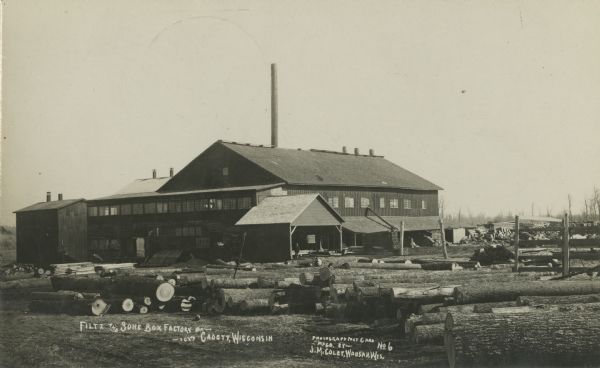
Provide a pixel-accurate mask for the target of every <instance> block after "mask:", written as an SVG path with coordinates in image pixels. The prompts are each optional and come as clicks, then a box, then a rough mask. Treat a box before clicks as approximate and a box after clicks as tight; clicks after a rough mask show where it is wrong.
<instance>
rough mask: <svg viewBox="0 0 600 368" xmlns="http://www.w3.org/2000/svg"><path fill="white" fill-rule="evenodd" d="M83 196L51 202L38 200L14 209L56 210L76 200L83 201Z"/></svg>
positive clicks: (21, 210)
mask: <svg viewBox="0 0 600 368" xmlns="http://www.w3.org/2000/svg"><path fill="white" fill-rule="evenodd" d="M84 200H85V199H83V198H78V199H65V200H62V201H52V202H38V203H36V204H32V205H31V206H27V207H25V208H21V209H20V210H16V211H15V213H17V212H31V211H46V210H58V209H61V208H64V207H67V206H70V205H72V204H75V203H77V202H81V201H84Z"/></svg>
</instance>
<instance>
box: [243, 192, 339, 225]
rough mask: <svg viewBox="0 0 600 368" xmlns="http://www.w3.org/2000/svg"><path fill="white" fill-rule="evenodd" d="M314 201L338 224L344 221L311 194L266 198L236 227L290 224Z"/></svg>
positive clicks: (325, 202) (318, 195) (325, 203)
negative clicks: (327, 211) (321, 205)
mask: <svg viewBox="0 0 600 368" xmlns="http://www.w3.org/2000/svg"><path fill="white" fill-rule="evenodd" d="M315 200H318V201H319V202H321V204H323V206H324V207H325V208H326V209H328V210H329V212H330V213H331V214H332V216H333V217H335V218H336V219H337V220H338V221H339V222H343V221H344V219H343V218H342V217H341V216H340V215H339V214H338V213H337V212H336V211H335V210H334V209H333V208H331V207H330V206H329V204H327V201H325V200H324V199H323V197H321V195H320V194H317V193H313V194H299V195H292V196H280V197H267V198H265V199H263V201H262V202H260V203H259V204H258V205H257V206H255V207H252V208H251V209H250V211H248V212H247V213H246V214H245V215H244V217H242V218H241V219H240V220H239V221H238V222H237V223H236V225H266V224H292V223H293V222H294V220H296V219H297V218H298V217H299V216H300V215H301V214H302V212H304V210H306V209H307V208H308V206H310V205H311V204H312V203H313V202H314V201H315Z"/></svg>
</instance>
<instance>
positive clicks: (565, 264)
mask: <svg viewBox="0 0 600 368" xmlns="http://www.w3.org/2000/svg"><path fill="white" fill-rule="evenodd" d="M563 227H564V228H563V243H562V274H563V276H569V263H570V260H569V238H570V236H569V214H568V213H565V217H564V220H563Z"/></svg>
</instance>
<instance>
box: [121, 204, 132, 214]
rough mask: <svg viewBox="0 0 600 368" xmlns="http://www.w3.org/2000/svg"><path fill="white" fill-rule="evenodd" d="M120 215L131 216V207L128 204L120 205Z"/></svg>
mask: <svg viewBox="0 0 600 368" xmlns="http://www.w3.org/2000/svg"><path fill="white" fill-rule="evenodd" d="M121 215H131V205H130V204H122V205H121Z"/></svg>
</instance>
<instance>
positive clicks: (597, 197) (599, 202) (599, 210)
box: [593, 187, 600, 221]
mask: <svg viewBox="0 0 600 368" xmlns="http://www.w3.org/2000/svg"><path fill="white" fill-rule="evenodd" d="M593 201H594V204H595V206H596V214H597V215H598V221H600V189H598V188H596V187H594V197H593Z"/></svg>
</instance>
